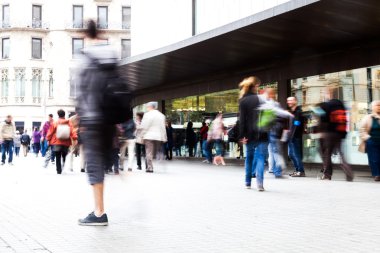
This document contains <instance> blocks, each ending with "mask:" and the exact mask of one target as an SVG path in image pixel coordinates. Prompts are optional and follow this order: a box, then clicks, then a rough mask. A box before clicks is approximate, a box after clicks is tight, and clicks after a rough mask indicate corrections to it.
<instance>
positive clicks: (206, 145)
mask: <svg viewBox="0 0 380 253" xmlns="http://www.w3.org/2000/svg"><path fill="white" fill-rule="evenodd" d="M212 145H213V142H212V141H207V140H203V143H202V149H203V152H204V155H205V157H206V160H207V161H209V162H210V163H211V162H212V153H211V149H212Z"/></svg>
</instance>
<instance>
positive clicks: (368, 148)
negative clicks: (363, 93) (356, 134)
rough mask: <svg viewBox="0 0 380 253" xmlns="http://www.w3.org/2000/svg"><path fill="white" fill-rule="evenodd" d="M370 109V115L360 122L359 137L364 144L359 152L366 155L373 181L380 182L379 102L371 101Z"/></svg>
mask: <svg viewBox="0 0 380 253" xmlns="http://www.w3.org/2000/svg"><path fill="white" fill-rule="evenodd" d="M371 107H372V113H371V114H369V115H366V116H365V117H364V118H363V120H362V121H361V127H360V137H361V139H362V141H363V144H365V148H364V147H363V149H362V150H361V151H362V152H366V153H367V156H368V163H369V167H370V168H371V173H372V176H373V177H374V179H375V181H380V100H375V101H373V102H372V104H371Z"/></svg>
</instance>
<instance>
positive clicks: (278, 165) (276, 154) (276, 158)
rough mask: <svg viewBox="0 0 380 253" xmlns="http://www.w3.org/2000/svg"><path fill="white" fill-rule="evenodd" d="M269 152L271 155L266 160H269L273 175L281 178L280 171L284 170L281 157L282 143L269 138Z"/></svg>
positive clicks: (283, 162)
mask: <svg viewBox="0 0 380 253" xmlns="http://www.w3.org/2000/svg"><path fill="white" fill-rule="evenodd" d="M269 150H270V152H271V153H272V155H270V156H269V158H268V159H271V163H272V165H273V168H272V169H273V174H274V175H275V176H281V175H282V170H283V169H285V161H284V156H283V149H282V143H281V141H280V139H278V138H277V137H276V136H273V135H270V136H269Z"/></svg>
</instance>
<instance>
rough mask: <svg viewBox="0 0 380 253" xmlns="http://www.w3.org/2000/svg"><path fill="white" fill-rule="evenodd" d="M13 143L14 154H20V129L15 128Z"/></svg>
mask: <svg viewBox="0 0 380 253" xmlns="http://www.w3.org/2000/svg"><path fill="white" fill-rule="evenodd" d="M13 144H14V147H15V155H16V156H17V157H18V156H20V148H21V134H20V131H18V130H16V135H15V137H14V138H13Z"/></svg>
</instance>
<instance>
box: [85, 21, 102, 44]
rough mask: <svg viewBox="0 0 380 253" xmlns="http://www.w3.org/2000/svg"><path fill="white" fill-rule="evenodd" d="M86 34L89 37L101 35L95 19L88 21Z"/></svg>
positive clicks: (94, 37) (93, 37)
mask: <svg viewBox="0 0 380 253" xmlns="http://www.w3.org/2000/svg"><path fill="white" fill-rule="evenodd" d="M84 34H85V35H86V37H87V38H89V39H97V38H98V37H99V30H98V28H97V26H96V22H95V21H94V20H92V19H90V20H88V21H87V28H86V30H85V31H84Z"/></svg>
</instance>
